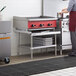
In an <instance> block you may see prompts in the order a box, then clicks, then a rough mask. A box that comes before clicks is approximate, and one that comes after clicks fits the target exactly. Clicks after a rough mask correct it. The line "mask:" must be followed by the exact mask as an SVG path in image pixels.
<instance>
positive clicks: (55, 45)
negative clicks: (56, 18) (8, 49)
mask: <svg viewBox="0 0 76 76" xmlns="http://www.w3.org/2000/svg"><path fill="white" fill-rule="evenodd" d="M15 32H17V33H19V40H18V55H19V46H20V34H21V33H24V34H28V35H30V37H31V47H30V50H31V59H33V50H34V49H42V48H49V47H55V56H56V55H57V34H60V31H54V32H44V33H31V32H29V31H21V30H15ZM44 35H55V44H53V45H47V46H38V47H34V46H33V37H34V36H44Z"/></svg>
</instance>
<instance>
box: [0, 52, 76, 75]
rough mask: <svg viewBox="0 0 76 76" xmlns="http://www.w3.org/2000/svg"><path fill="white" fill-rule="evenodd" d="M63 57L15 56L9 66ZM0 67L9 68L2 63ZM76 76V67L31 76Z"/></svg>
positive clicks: (47, 55)
mask: <svg viewBox="0 0 76 76" xmlns="http://www.w3.org/2000/svg"><path fill="white" fill-rule="evenodd" d="M66 55H67V54H64V55H62V56H66ZM62 56H60V55H59V56H54V54H52V53H41V54H35V55H34V59H30V55H27V56H25V55H24V56H14V57H11V58H10V59H11V62H10V64H8V65H12V64H18V63H23V62H30V61H36V60H43V59H49V58H54V57H62ZM0 66H7V65H5V64H4V63H0ZM75 75H76V67H71V68H66V69H62V70H56V71H51V72H45V73H41V74H36V75H31V76H75Z"/></svg>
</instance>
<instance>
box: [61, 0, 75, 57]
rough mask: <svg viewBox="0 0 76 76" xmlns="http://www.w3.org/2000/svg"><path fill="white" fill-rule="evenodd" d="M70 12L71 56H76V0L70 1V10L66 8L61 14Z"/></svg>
mask: <svg viewBox="0 0 76 76" xmlns="http://www.w3.org/2000/svg"><path fill="white" fill-rule="evenodd" d="M68 12H69V15H70V16H69V30H70V35H71V42H72V52H71V53H70V54H69V56H76V0H70V1H69V5H68V8H64V9H63V10H62V11H61V12H60V14H63V13H68Z"/></svg>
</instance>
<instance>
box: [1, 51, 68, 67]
mask: <svg viewBox="0 0 76 76" xmlns="http://www.w3.org/2000/svg"><path fill="white" fill-rule="evenodd" d="M66 55H67V53H65V54H63V55H62V56H66ZM62 56H61V55H58V56H55V54H54V52H43V53H37V54H34V58H33V59H31V58H30V54H29V55H20V56H12V57H10V63H9V64H5V63H4V62H0V66H7V65H12V64H18V63H23V62H30V61H37V60H44V59H49V58H56V57H62Z"/></svg>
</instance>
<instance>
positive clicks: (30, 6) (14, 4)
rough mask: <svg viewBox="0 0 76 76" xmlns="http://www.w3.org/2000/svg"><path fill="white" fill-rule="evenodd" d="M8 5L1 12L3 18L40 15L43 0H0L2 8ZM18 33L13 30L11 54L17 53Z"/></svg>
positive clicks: (10, 18) (11, 18)
mask: <svg viewBox="0 0 76 76" xmlns="http://www.w3.org/2000/svg"><path fill="white" fill-rule="evenodd" d="M3 6H6V8H5V9H4V10H3V12H1V15H2V19H3V20H11V21H12V20H13V16H25V17H28V16H29V17H31V16H33V17H34V16H40V15H41V0H0V9H1V8H2V7H3ZM16 37H17V34H16V33H14V32H13V31H12V51H11V55H17V39H16Z"/></svg>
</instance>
